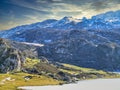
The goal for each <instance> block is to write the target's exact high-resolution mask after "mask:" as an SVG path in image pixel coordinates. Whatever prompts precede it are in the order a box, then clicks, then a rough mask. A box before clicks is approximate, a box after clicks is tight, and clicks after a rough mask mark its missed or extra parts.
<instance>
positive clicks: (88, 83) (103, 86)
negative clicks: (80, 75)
mask: <svg viewBox="0 0 120 90" xmlns="http://www.w3.org/2000/svg"><path fill="white" fill-rule="evenodd" d="M20 88H22V89H25V90H120V79H96V80H85V81H79V82H78V83H76V84H75V83H74V84H65V85H61V86H60V85H56V86H25V87H20Z"/></svg>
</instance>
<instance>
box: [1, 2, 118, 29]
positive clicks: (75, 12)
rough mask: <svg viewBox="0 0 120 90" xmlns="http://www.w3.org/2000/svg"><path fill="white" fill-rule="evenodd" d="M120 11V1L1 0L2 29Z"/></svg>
mask: <svg viewBox="0 0 120 90" xmlns="http://www.w3.org/2000/svg"><path fill="white" fill-rule="evenodd" d="M119 9H120V0H0V20H1V21H2V22H0V29H1V28H2V29H3V28H5V29H6V28H8V27H12V26H16V25H21V24H29V23H34V22H39V21H42V20H45V19H49V18H55V19H60V18H62V17H64V16H73V17H75V18H82V17H87V18H90V17H91V16H93V15H97V14H100V13H104V12H107V11H111V10H112V11H115V10H119ZM7 25H8V26H7Z"/></svg>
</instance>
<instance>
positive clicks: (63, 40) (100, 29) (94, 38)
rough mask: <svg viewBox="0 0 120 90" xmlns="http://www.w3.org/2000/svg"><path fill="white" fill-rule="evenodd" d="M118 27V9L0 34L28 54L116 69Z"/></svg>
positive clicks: (118, 61)
mask: <svg viewBox="0 0 120 90" xmlns="http://www.w3.org/2000/svg"><path fill="white" fill-rule="evenodd" d="M119 30H120V10H118V11H110V12H106V13H103V14H99V15H96V16H93V17H91V18H90V19H87V18H86V17H83V18H82V19H76V18H72V17H64V18H62V19H60V20H56V19H48V20H45V21H42V22H38V23H34V24H30V25H22V26H17V27H15V28H12V29H10V30H4V31H0V37H1V38H5V39H9V40H12V41H9V42H12V45H14V48H15V47H16V48H15V49H16V50H17V51H21V50H22V52H24V53H25V54H24V55H27V56H29V57H33V56H35V57H37V58H40V57H41V56H42V57H45V58H47V59H48V60H49V61H52V62H60V63H69V64H73V65H77V66H82V67H87V68H95V69H98V70H105V71H119V70H120V31H119ZM19 47H21V48H22V49H21V48H19ZM27 47H28V48H27ZM31 47H32V48H31ZM26 48H27V50H26ZM5 50H6V49H5ZM24 50H25V51H24ZM29 50H30V52H29ZM31 50H32V51H31ZM2 52H3V51H1V53H2ZM26 52H29V53H26ZM34 54H35V55H34ZM1 55H3V53H2V54H1ZM31 55H33V56H31ZM18 56H19V55H18ZM1 60H3V59H1ZM13 62H14V61H13ZM6 70H7V69H6Z"/></svg>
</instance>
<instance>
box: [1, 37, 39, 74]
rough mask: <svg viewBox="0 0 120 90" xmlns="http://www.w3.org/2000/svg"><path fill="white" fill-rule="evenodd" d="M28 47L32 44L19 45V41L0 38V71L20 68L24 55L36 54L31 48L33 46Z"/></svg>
mask: <svg viewBox="0 0 120 90" xmlns="http://www.w3.org/2000/svg"><path fill="white" fill-rule="evenodd" d="M18 45H19V46H18ZM26 47H27V48H26ZM30 47H32V46H29V45H24V44H21V45H20V43H16V42H12V41H8V40H5V39H0V72H1V73H5V72H9V71H13V70H16V71H19V70H21V69H22V65H23V64H24V62H25V59H26V57H31V58H34V57H36V56H37V55H35V54H36V53H34V52H32V50H31V49H34V48H30ZM25 48H26V49H25Z"/></svg>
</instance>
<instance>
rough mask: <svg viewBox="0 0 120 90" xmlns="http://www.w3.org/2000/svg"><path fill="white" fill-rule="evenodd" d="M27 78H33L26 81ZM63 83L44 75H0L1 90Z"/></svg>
mask: <svg viewBox="0 0 120 90" xmlns="http://www.w3.org/2000/svg"><path fill="white" fill-rule="evenodd" d="M26 76H31V77H32V78H31V79H29V80H26V79H25V77H26ZM59 83H61V81H58V80H54V79H52V78H50V77H47V76H43V75H35V74H27V73H22V72H21V73H14V74H0V90H16V89H17V87H18V86H41V85H56V84H59Z"/></svg>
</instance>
